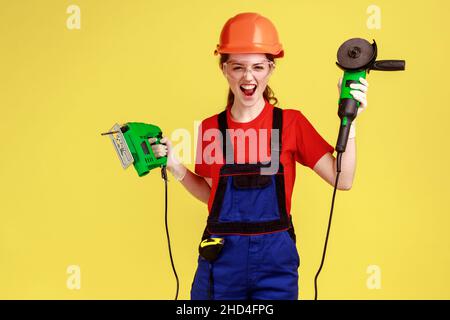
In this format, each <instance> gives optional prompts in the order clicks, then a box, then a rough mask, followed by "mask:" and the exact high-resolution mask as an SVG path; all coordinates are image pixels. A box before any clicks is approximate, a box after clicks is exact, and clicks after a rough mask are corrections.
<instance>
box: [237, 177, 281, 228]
mask: <svg viewBox="0 0 450 320" xmlns="http://www.w3.org/2000/svg"><path fill="white" fill-rule="evenodd" d="M231 190H232V192H233V206H234V208H235V211H236V212H237V214H238V216H239V220H240V221H248V222H250V221H270V220H275V219H279V212H278V211H279V210H278V200H277V195H276V189H275V181H274V176H271V175H260V174H243V175H235V176H232V188H231Z"/></svg>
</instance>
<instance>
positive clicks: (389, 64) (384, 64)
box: [370, 60, 405, 71]
mask: <svg viewBox="0 0 450 320" xmlns="http://www.w3.org/2000/svg"><path fill="white" fill-rule="evenodd" d="M370 70H379V71H403V70H405V60H378V61H375V62H374V63H373V65H372V67H370Z"/></svg>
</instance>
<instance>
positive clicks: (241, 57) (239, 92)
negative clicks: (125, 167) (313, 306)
mask: <svg viewBox="0 0 450 320" xmlns="http://www.w3.org/2000/svg"><path fill="white" fill-rule="evenodd" d="M215 54H216V55H217V54H220V55H221V56H220V68H221V70H222V72H223V75H224V76H225V77H226V79H227V81H228V84H229V95H228V103H227V107H226V109H225V111H223V112H221V113H220V114H218V115H217V114H216V115H214V116H212V117H209V118H207V119H205V120H203V121H202V123H201V126H200V130H199V141H198V146H197V160H196V166H195V173H193V172H191V171H190V170H188V169H187V168H186V167H185V166H184V165H183V164H181V163H180V162H179V161H178V160H177V159H176V157H175V156H174V155H173V154H172V145H171V142H170V141H169V139H167V138H166V137H165V138H164V139H162V140H161V142H162V143H165V144H166V145H163V144H161V145H154V146H152V147H153V151H154V153H155V154H156V156H158V157H159V156H165V155H168V156H169V159H168V163H167V168H168V170H169V171H170V172H171V173H172V174H173V176H174V177H175V178H176V179H177V180H179V181H181V183H182V184H183V185H184V186H185V187H186V189H187V190H188V191H189V192H190V193H191V194H192V195H194V196H195V197H196V198H198V199H199V200H201V201H203V202H205V203H207V204H208V209H209V216H208V221H207V227H206V229H205V232H204V235H203V239H209V238H221V239H224V245H223V248H222V249H221V251H220V253H219V254H218V257H217V258H216V260H215V261H213V262H209V261H207V260H206V259H204V258H203V257H199V259H198V268H197V272H196V275H195V277H194V282H193V284H192V289H191V298H192V299H226V300H239V299H251V300H259V299H286V300H287V299H289V300H291V299H297V298H298V267H299V263H300V260H299V256H298V252H297V248H296V245H295V233H294V229H293V226H292V219H291V216H290V209H291V208H290V207H291V195H292V190H293V187H294V181H295V164H296V161H297V162H299V163H301V164H302V165H305V166H308V167H310V168H311V169H313V170H314V171H315V172H316V173H317V174H318V175H319V176H320V177H322V178H323V179H324V180H325V181H327V182H328V183H329V184H330V185H332V186H334V181H335V176H336V169H335V168H336V159H335V158H334V157H333V155H332V153H333V151H334V148H333V147H332V146H331V145H329V144H328V143H327V142H326V141H325V140H324V139H323V138H322V137H321V136H320V135H319V134H318V133H317V131H316V130H315V129H314V128H313V126H312V125H311V124H310V123H309V121H308V120H307V119H306V118H305V117H304V116H303V114H302V113H301V112H300V111H298V110H294V109H284V110H282V109H280V108H278V107H275V106H274V105H276V104H277V102H278V101H277V99H276V98H275V97H274V95H273V92H272V90H271V89H270V87H269V86H268V81H269V78H270V76H271V74H272V72H273V70H274V68H275V59H276V58H281V57H283V55H284V51H283V49H282V46H281V44H280V43H279V41H278V34H277V31H276V29H275V27H274V25H273V24H272V23H271V22H270V21H269V20H268V19H267V18H265V17H263V16H261V15H259V14H256V13H241V14H238V15H236V16H235V17H233V18H231V19H229V20H228V21H227V23H226V24H225V25H224V27H223V29H222V33H221V36H220V44H219V45H217V49H216V51H215ZM361 82H363V84H352V88H353V89H355V90H354V91H352V94H353V96H354V98H355V99H356V100H358V101H359V102H360V103H361V107H360V109H359V112H361V111H362V110H363V109H364V108H365V107H366V105H367V102H366V94H365V93H366V92H367V86H368V84H367V82H366V81H365V80H364V79H361ZM338 87H339V88H340V83H339V84H338ZM352 126H353V128H352V130H351V133H350V137H349V141H348V144H347V149H346V152H345V153H344V154H343V157H342V168H341V170H342V171H341V175H340V181H339V185H338V189H340V190H348V189H350V188H351V185H352V181H353V176H354V171H355V139H354V137H355V130H354V124H353V125H352Z"/></svg>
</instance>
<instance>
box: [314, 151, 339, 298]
mask: <svg viewBox="0 0 450 320" xmlns="http://www.w3.org/2000/svg"><path fill="white" fill-rule="evenodd" d="M341 158H342V152H338V154H337V161H336V167H337V168H336V180H335V182H334V191H333V199H332V200H331V211H330V218H329V219H328V228H327V235H326V237H325V244H324V247H323V253H322V261H321V262H320V267H319V270H318V271H317V273H316V277H315V278H314V300H317V278H318V277H319V273H320V271H321V270H322V267H323V263H324V261H325V254H326V253H327V244H328V236H329V234H330V228H331V219H332V218H333V208H334V198H335V197H336V189H337V186H338V181H339V175H340V173H341Z"/></svg>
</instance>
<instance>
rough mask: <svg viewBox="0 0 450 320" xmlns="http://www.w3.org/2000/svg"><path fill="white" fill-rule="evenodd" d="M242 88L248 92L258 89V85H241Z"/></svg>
mask: <svg viewBox="0 0 450 320" xmlns="http://www.w3.org/2000/svg"><path fill="white" fill-rule="evenodd" d="M241 87H242V88H244V89H246V90H248V89H253V88H256V84H248V85H247V84H243V85H241Z"/></svg>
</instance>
